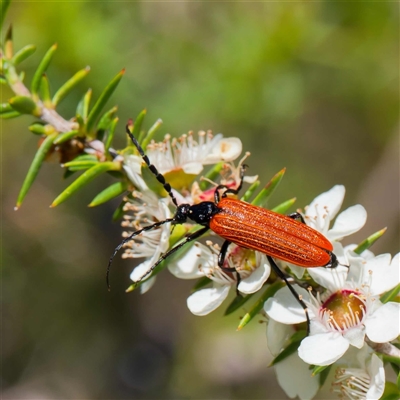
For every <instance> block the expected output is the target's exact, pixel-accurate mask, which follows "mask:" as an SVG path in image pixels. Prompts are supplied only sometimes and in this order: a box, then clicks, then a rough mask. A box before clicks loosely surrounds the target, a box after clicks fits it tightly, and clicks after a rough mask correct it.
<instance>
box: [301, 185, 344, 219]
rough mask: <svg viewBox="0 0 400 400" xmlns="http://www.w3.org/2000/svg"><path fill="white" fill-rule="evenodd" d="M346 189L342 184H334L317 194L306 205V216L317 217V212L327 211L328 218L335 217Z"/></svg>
mask: <svg viewBox="0 0 400 400" xmlns="http://www.w3.org/2000/svg"><path fill="white" fill-rule="evenodd" d="M345 192H346V189H345V188H344V186H343V185H336V186H334V187H333V188H332V189H330V190H328V191H327V192H324V193H322V194H320V195H319V196H317V197H316V198H315V199H314V200H313V201H312V202H311V204H310V205H309V206H308V207H307V211H306V216H307V217H310V218H312V219H313V218H317V214H318V213H321V214H325V213H328V216H329V220H332V219H333V218H335V216H336V214H337V213H338V212H339V210H340V207H341V206H342V203H343V199H344V195H345Z"/></svg>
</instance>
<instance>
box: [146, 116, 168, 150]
mask: <svg viewBox="0 0 400 400" xmlns="http://www.w3.org/2000/svg"><path fill="white" fill-rule="evenodd" d="M162 123H163V122H162V119H160V118H159V119H158V120H157V121H156V122H155V123H154V124H153V126H152V127H151V128H150V129H149V130H148V131H147V134H146V136H145V137H144V138H143V140H142V147H143V148H144V149H145V150H146V147H147V146H148V144H149V143H150V142H151V140H152V139H153V137H154V135H155V133H156V132H157V131H158V129H159V128H160V126H161V125H162Z"/></svg>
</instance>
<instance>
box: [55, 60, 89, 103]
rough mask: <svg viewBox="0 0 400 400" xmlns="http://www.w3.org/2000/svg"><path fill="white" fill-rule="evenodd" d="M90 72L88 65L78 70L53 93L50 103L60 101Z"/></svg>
mask: <svg viewBox="0 0 400 400" xmlns="http://www.w3.org/2000/svg"><path fill="white" fill-rule="evenodd" d="M89 72H90V67H85V68H83V69H81V70H80V71H78V72H77V73H76V74H75V75H74V76H73V77H72V78H70V79H68V80H67V82H65V83H64V85H62V86H61V87H60V88H59V89H58V90H57V92H56V93H55V94H54V96H53V99H52V103H53V104H54V106H56V105H58V104H59V103H60V101H61V100H62V99H63V98H64V97H65V96H66V95H67V94H68V93H69V92H70V91H71V90H72V89H73V88H74V87H75V86H76V85H77V84H78V83H79V82H80V81H81V80H82V79H83V78H84V77H85V76H86V75H87V74H88V73H89Z"/></svg>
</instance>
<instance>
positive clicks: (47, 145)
mask: <svg viewBox="0 0 400 400" xmlns="http://www.w3.org/2000/svg"><path fill="white" fill-rule="evenodd" d="M56 136H57V132H54V133H52V134H51V135H49V136H47V137H46V138H45V139H44V140H43V142H42V144H41V145H40V147H39V149H38V151H37V152H36V155H35V157H34V159H33V161H32V164H31V166H30V168H29V170H28V174H27V175H26V178H25V180H24V183H23V184H22V188H21V191H20V192H19V195H18V199H17V205H16V207H15V209H18V208H19V207H20V206H21V204H22V202H23V200H24V198H25V196H26V194H27V193H28V190H29V189H30V187H31V186H32V183H33V182H34V180H35V178H36V176H37V174H38V173H39V169H40V167H41V166H42V163H43V161H44V159H45V158H46V155H47V153H48V152H49V150H50V149H51V147H52V146H53V140H54V139H55V138H56Z"/></svg>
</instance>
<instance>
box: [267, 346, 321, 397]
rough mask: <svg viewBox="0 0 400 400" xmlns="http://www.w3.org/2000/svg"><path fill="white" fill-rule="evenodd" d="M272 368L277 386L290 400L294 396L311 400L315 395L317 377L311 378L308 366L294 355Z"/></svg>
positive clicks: (317, 383)
mask: <svg viewBox="0 0 400 400" xmlns="http://www.w3.org/2000/svg"><path fill="white" fill-rule="evenodd" d="M274 367H275V372H276V377H277V379H278V382H279V385H280V386H281V388H282V389H283V390H284V391H285V393H286V394H287V395H288V396H289V397H290V398H291V399H293V398H295V397H296V396H299V398H300V399H301V400H306V399H312V398H313V397H314V396H315V395H316V394H317V392H318V389H319V379H318V377H317V376H312V374H311V371H310V366H309V365H308V364H306V363H304V362H303V361H302V360H301V359H300V358H299V356H298V355H297V354H296V353H293V354H291V355H290V356H289V357H287V358H285V359H284V360H283V361H281V362H279V363H278V364H276V365H275V366H274Z"/></svg>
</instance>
